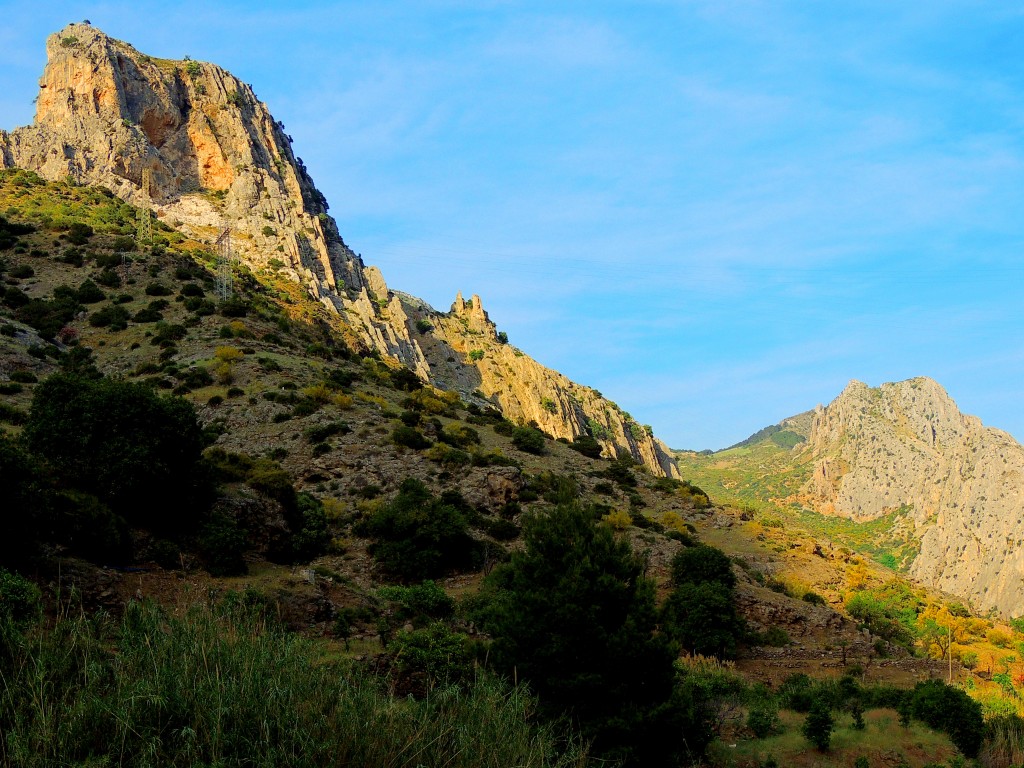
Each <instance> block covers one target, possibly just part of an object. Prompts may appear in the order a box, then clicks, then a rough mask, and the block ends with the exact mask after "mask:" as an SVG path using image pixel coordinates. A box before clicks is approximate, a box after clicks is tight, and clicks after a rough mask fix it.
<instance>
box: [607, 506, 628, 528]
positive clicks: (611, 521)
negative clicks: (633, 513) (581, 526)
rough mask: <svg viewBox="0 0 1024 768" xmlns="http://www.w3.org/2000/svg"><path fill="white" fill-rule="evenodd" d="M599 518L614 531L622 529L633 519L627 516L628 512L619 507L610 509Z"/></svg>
mask: <svg viewBox="0 0 1024 768" xmlns="http://www.w3.org/2000/svg"><path fill="white" fill-rule="evenodd" d="M601 520H602V522H604V523H605V524H606V525H609V526H611V527H612V528H613V529H615V530H616V531H624V530H626V529H627V528H629V526H631V525H632V524H633V519H632V518H631V517H630V516H629V513H628V512H624V511H622V510H621V509H616V510H612V511H611V512H609V513H608V514H607V515H605V516H604V517H602V518H601Z"/></svg>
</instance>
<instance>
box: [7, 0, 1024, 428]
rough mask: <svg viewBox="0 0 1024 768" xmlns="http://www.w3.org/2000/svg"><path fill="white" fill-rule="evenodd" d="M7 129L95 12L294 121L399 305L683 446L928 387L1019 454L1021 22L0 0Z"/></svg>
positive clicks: (663, 5) (948, 7)
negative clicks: (429, 314) (464, 310)
mask: <svg viewBox="0 0 1024 768" xmlns="http://www.w3.org/2000/svg"><path fill="white" fill-rule="evenodd" d="M0 18H3V20H4V23H3V25H2V27H0V126H2V127H6V128H11V127H14V126H16V125H22V124H25V123H27V122H30V121H31V116H32V104H31V101H32V99H33V97H34V96H35V92H36V81H37V78H38V76H39V74H40V73H41V71H42V67H43V64H44V63H45V52H44V40H45V37H46V35H47V34H49V33H51V32H54V31H56V30H57V29H59V28H60V27H61V26H63V25H64V24H65V23H67V22H69V21H80V20H82V19H85V18H88V19H90V20H91V21H92V23H93V24H94V25H95V26H98V27H99V28H101V29H103V30H104V31H105V32H107V33H108V34H110V35H112V36H114V37H118V38H121V39H125V40H128V41H129V42H131V43H132V44H133V45H135V46H136V47H137V48H138V49H139V50H142V51H144V52H146V53H150V54H153V55H156V56H164V57H172V58H180V57H182V56H184V55H186V54H188V55H191V56H192V57H193V58H195V59H200V60H205V61H214V62H216V63H218V64H220V65H222V66H224V67H225V68H227V69H229V70H231V71H232V72H233V73H234V74H236V75H238V76H239V77H241V78H242V79H243V80H245V81H247V82H249V83H251V84H252V85H253V86H254V88H255V90H256V92H257V94H258V95H259V96H260V98H261V99H263V100H264V101H265V102H266V103H267V104H268V105H269V106H270V108H271V110H272V111H273V113H274V114H275V116H276V117H277V118H278V119H281V120H283V121H284V122H285V124H286V126H287V130H288V133H290V134H291V135H292V136H293V137H294V140H295V143H294V147H295V149H296V152H297V153H298V154H299V155H300V156H301V157H302V158H303V159H304V161H305V163H306V165H307V166H308V168H309V170H310V172H311V174H312V175H313V178H314V180H315V181H316V183H317V185H318V186H319V187H320V189H321V190H322V191H323V192H324V193H325V194H326V196H327V198H328V200H329V201H330V204H331V213H332V214H333V215H334V216H335V217H336V218H337V220H338V223H339V226H340V228H341V231H342V233H343V235H344V237H345V239H346V242H348V244H349V245H350V246H351V247H352V248H353V249H354V250H356V251H357V252H359V253H361V254H362V255H363V258H364V260H365V261H366V263H367V264H376V265H378V266H380V267H381V269H382V270H383V272H384V275H385V278H386V279H387V281H388V283H389V285H390V286H391V287H392V288H396V289H399V290H404V291H407V292H409V293H413V294H415V295H418V296H421V297H422V298H424V299H426V300H428V301H429V302H431V303H432V304H433V305H434V306H436V307H438V308H439V309H447V307H448V306H449V304H450V303H451V301H452V300H453V298H454V296H455V293H456V291H459V290H461V291H462V292H463V293H464V294H466V295H467V296H468V295H469V294H472V293H478V294H480V295H481V297H482V298H483V301H484V307H485V308H486V309H488V311H489V312H490V314H491V318H492V319H493V320H494V321H495V322H496V323H497V324H498V327H499V328H500V329H502V330H505V331H506V332H507V333H508V335H509V337H510V340H511V342H512V343H513V344H515V345H517V346H519V347H521V348H522V349H524V350H525V351H526V352H528V353H529V354H531V355H532V356H533V357H535V358H536V359H538V360H540V361H541V362H542V363H544V364H546V365H549V366H551V367H553V368H556V369H558V370H560V371H562V372H563V373H565V374H567V375H569V376H570V377H572V378H574V379H576V380H577V381H580V382H583V383H585V384H589V385H591V386H593V387H595V388H597V389H599V390H600V391H601V392H603V393H604V394H605V395H607V396H608V397H611V398H612V399H614V400H616V401H617V402H618V403H619V404H620V405H621V406H622V407H623V408H624V409H626V410H628V411H629V412H630V413H632V414H633V416H634V417H635V418H637V419H638V420H640V421H641V422H643V423H649V424H652V425H653V426H654V428H655V431H656V434H658V435H659V436H660V437H662V438H663V439H664V440H666V442H668V443H669V444H670V445H672V446H673V447H680V448H683V447H685V448H720V447H724V446H726V445H728V444H731V443H733V442H736V441H738V440H741V439H743V438H744V437H746V436H747V435H749V434H750V433H752V432H754V431H756V430H757V429H759V428H761V427H763V426H765V425H767V424H770V423H774V422H776V421H778V420H780V419H782V418H784V417H785V416H789V415H793V414H795V413H798V412H800V411H803V410H806V409H808V408H812V407H813V406H814V405H815V404H816V403H827V402H828V401H830V400H831V399H832V398H834V397H835V396H836V395H837V394H838V393H839V392H840V391H841V390H842V388H843V387H844V386H845V385H846V383H847V382H848V381H849V380H850V379H854V378H856V379H860V380H863V381H866V382H868V383H869V384H871V385H878V384H880V383H882V382H884V381H897V380H900V379H904V378H909V377H911V376H918V375H925V376H931V377H932V378H935V379H936V380H937V381H939V382H940V383H941V384H942V385H943V386H945V387H946V389H947V390H948V391H949V393H950V394H951V395H952V396H953V397H954V398H955V399H956V400H957V402H958V404H959V405H960V407H961V409H962V410H963V411H964V412H967V413H973V414H975V415H978V416H980V417H981V418H982V419H983V420H984V422H985V423H986V424H988V425H990V426H995V427H999V428H1001V429H1005V430H1007V431H1008V432H1010V433H1011V434H1013V435H1014V436H1015V437H1017V438H1018V439H1020V438H1024V408H1022V407H1021V405H1020V395H1021V385H1020V382H1021V381H1022V380H1024V334H1022V331H1024V316H1022V311H1024V310H1022V307H1024V287H1022V286H1024V280H1022V278H1024V268H1022V259H1021V256H1022V249H1024V57H1022V55H1021V51H1024V6H1021V5H1019V4H1017V3H1006V2H984V1H977V2H975V1H972V2H955V1H952V0H951V1H948V2H944V1H943V0H930V1H929V2H924V1H923V0H920V1H915V2H904V3H893V2H891V0H878V1H873V2H867V1H865V2H858V1H856V0H848V1H846V2H842V3H839V2H822V3H809V2H804V1H803V0H801V1H795V0H794V1H787V0H773V1H772V2H768V1H767V0H764V1H757V0H749V1H748V0H735V2H730V1H728V0H719V1H718V2H710V1H701V0H694V1H692V2H686V1H684V0H679V1H673V0H662V1H656V0H651V1H650V2H643V1H642V0H640V1H638V2H629V3H625V2H594V1H591V2H564V3H559V2H547V3H541V2H533V3H530V2H502V1H500V0H493V1H492V2H486V1H484V2H457V1H456V0H449V1H445V0H419V1H417V2H404V3H403V2H388V1H387V0H382V1H381V0H379V1H377V2H302V1H301V0H296V1H295V2H289V3H271V2H263V3H260V2H210V1H207V2H201V3H200V2H194V1H193V0H182V1H181V2H177V3H175V4H173V5H171V4H166V3H160V4H156V3H151V2H145V1H144V0H138V1H137V2H131V3H129V2H94V3H74V2H47V3H45V4H43V3H39V2H37V1H34V2H31V3H29V2H20V0H17V1H13V2H12V1H10V0H0Z"/></svg>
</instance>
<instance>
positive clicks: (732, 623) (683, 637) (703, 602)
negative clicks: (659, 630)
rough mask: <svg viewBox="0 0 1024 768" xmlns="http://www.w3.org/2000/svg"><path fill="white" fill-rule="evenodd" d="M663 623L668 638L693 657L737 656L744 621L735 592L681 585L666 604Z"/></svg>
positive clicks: (709, 584)
mask: <svg viewBox="0 0 1024 768" xmlns="http://www.w3.org/2000/svg"><path fill="white" fill-rule="evenodd" d="M661 622H662V626H663V628H664V630H665V632H666V633H667V634H668V635H669V637H671V638H673V639H674V640H676V641H678V642H679V643H680V645H682V646H683V647H684V648H686V649H687V650H689V651H692V652H693V653H700V654H703V655H705V656H717V657H718V658H725V659H728V658H732V657H733V656H735V655H736V643H737V641H738V640H739V638H740V637H741V636H742V635H743V629H744V624H743V621H742V620H741V619H740V618H739V616H737V614H736V606H735V603H734V598H733V593H732V590H731V589H729V588H727V587H725V586H723V585H722V584H718V583H714V582H704V583H700V584H690V583H687V584H680V585H679V586H678V587H676V588H675V589H674V590H673V591H672V593H671V594H670V595H669V597H668V599H667V600H666V601H665V605H664V606H663V608H662V612H661Z"/></svg>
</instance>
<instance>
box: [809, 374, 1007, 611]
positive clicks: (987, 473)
mask: <svg viewBox="0 0 1024 768" xmlns="http://www.w3.org/2000/svg"><path fill="white" fill-rule="evenodd" d="M804 450H806V451H811V452H812V454H813V456H814V472H813V475H812V478H811V480H810V481H809V483H808V487H807V489H806V490H807V491H808V492H809V494H810V495H811V496H812V498H813V499H814V503H815V506H817V508H818V509H819V510H820V511H823V512H828V513H832V514H836V515H841V516H844V517H849V518H852V519H854V520H861V521H866V520H872V519H874V518H877V517H880V516H882V515H884V514H887V513H888V512H891V511H893V510H895V509H898V508H900V507H906V506H909V507H913V511H912V518H913V522H914V525H915V528H916V534H917V536H918V537H919V539H920V543H921V551H920V554H919V555H918V556H917V557H916V558H915V559H914V562H913V565H912V566H911V569H910V573H911V575H912V576H913V577H914V578H916V579H919V580H920V581H922V582H925V583H927V584H929V585H931V586H933V587H937V588H939V589H942V590H944V591H946V592H950V593H952V594H956V595H960V596H962V597H965V598H967V599H969V600H970V601H971V603H973V604H974V605H975V607H977V608H980V609H982V610H987V609H996V610H998V611H1000V612H1001V613H1004V614H1006V615H1010V616H1018V615H1021V614H1024V546H1022V545H1024V482H1022V481H1024V447H1022V446H1021V445H1020V444H1019V443H1017V442H1016V441H1015V440H1014V439H1013V438H1012V437H1011V436H1010V435H1008V434H1006V433H1005V432H1002V431H1000V430H997V429H992V428H989V427H984V426H983V425H982V423H981V421H980V420H979V419H977V418H976V417H973V416H966V415H964V414H961V413H960V411H959V409H958V408H957V406H956V403H954V402H953V400H952V399H950V397H949V396H948V395H947V394H946V392H945V391H944V390H943V389H942V387H941V386H939V385H938V384H937V383H936V382H934V381H932V380H931V379H927V378H917V379H910V380H908V381H902V382H898V383H895V384H883V385H882V386H881V387H878V388H870V387H868V386H867V385H866V384H862V383H861V382H858V381H854V382H851V383H850V385H849V386H848V387H847V388H846V389H845V390H844V391H843V393H842V394H841V395H840V396H839V397H837V398H836V399H835V400H834V401H833V402H832V403H830V404H829V405H828V406H826V407H824V408H821V407H819V408H818V410H817V411H816V412H815V414H814V419H813V422H812V425H811V429H810V436H809V439H808V443H807V446H806V448H804Z"/></svg>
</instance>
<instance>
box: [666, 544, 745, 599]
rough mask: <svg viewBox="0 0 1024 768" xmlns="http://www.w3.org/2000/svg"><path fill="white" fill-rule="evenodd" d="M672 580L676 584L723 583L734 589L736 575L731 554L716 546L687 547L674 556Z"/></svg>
mask: <svg viewBox="0 0 1024 768" xmlns="http://www.w3.org/2000/svg"><path fill="white" fill-rule="evenodd" d="M672 581H673V583H675V584H677V585H678V584H706V583H713V584H721V585H722V586H724V587H728V588H729V589H732V588H733V587H734V586H736V575H735V574H734V573H733V572H732V561H731V560H730V559H729V556H728V555H726V554H725V553H724V552H723V551H722V550H720V549H717V548H716V547H712V546H708V545H707V544H698V545H697V546H695V547H686V548H685V549H682V550H680V551H679V553H678V554H676V556H675V557H674V558H672Z"/></svg>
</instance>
